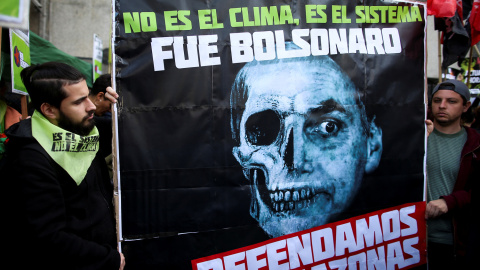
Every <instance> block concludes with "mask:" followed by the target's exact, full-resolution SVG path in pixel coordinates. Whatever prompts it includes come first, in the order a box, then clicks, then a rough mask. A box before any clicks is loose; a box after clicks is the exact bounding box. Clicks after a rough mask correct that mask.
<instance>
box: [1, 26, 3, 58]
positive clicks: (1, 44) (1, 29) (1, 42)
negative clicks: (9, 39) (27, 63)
mask: <svg viewBox="0 0 480 270" xmlns="http://www.w3.org/2000/svg"><path fill="white" fill-rule="evenodd" d="M2 30H3V28H2V27H0V63H1V62H2Z"/></svg>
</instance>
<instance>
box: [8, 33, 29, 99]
mask: <svg viewBox="0 0 480 270" xmlns="http://www.w3.org/2000/svg"><path fill="white" fill-rule="evenodd" d="M10 62H11V67H12V92H14V93H17V94H22V95H27V94H28V93H27V89H26V88H25V85H23V82H22V79H21V77H20V72H22V70H23V69H24V68H26V67H29V66H30V63H31V61H30V43H29V37H28V32H27V33H25V32H23V31H20V30H15V29H10Z"/></svg>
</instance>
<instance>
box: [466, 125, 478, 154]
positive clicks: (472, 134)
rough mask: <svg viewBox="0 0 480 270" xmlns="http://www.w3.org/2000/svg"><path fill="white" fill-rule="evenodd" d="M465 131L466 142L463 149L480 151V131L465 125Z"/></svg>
mask: <svg viewBox="0 0 480 270" xmlns="http://www.w3.org/2000/svg"><path fill="white" fill-rule="evenodd" d="M465 131H466V132H467V142H466V143H465V145H464V151H478V152H480V133H478V131H477V130H475V129H473V128H469V127H465Z"/></svg>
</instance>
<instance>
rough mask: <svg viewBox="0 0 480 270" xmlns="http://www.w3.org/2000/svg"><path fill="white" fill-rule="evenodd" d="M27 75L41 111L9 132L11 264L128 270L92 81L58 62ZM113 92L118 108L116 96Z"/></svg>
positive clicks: (6, 221)
mask: <svg viewBox="0 0 480 270" xmlns="http://www.w3.org/2000/svg"><path fill="white" fill-rule="evenodd" d="M21 76H22V80H23V82H24V84H25V87H26V89H27V91H28V93H29V95H30V98H31V101H32V104H33V107H34V108H35V112H34V113H33V115H32V117H31V119H27V120H23V121H21V122H20V123H17V124H16V125H13V126H12V127H11V128H10V129H8V130H7V132H6V133H7V136H8V138H9V141H8V143H7V152H6V159H7V161H6V164H5V167H4V169H3V171H2V174H1V175H2V178H1V182H2V189H1V194H0V197H1V200H2V202H1V204H0V205H1V206H0V207H1V213H2V216H3V218H2V225H1V226H2V228H1V229H2V232H3V234H4V236H5V237H4V238H3V244H4V245H5V247H6V249H5V251H4V252H3V253H2V256H4V260H3V261H4V263H5V265H12V266H14V267H15V268H18V269H37V268H39V269H112V270H113V269H114V270H117V269H123V267H124V265H125V259H124V257H123V255H122V254H121V253H119V252H118V251H117V248H116V242H117V241H116V232H115V228H116V226H115V217H114V208H113V203H112V198H113V187H112V185H111V182H110V180H109V177H108V171H107V167H106V163H105V161H104V159H103V157H101V156H100V154H99V153H100V151H99V148H100V147H101V145H99V141H100V139H99V136H101V134H99V129H100V128H99V129H97V127H96V126H95V123H94V121H93V114H94V111H95V105H94V104H93V103H92V102H91V101H90V99H89V98H88V93H89V90H88V87H87V84H86V81H85V76H84V75H83V74H82V73H80V72H79V71H78V70H76V69H74V68H73V67H71V66H69V65H66V64H63V63H55V62H49V63H44V64H41V65H34V66H31V67H28V68H25V69H24V70H23V71H22V72H21ZM107 92H108V93H106V94H105V97H106V98H108V99H109V100H110V101H111V102H116V98H117V97H118V95H117V93H116V92H115V91H114V90H113V89H112V88H109V89H108V90H107ZM110 132H111V131H110Z"/></svg>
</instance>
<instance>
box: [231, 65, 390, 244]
mask: <svg viewBox="0 0 480 270" xmlns="http://www.w3.org/2000/svg"><path fill="white" fill-rule="evenodd" d="M231 127H232V134H233V137H234V139H235V140H236V141H237V142H238V145H237V146H235V147H234V148H233V155H234V156H235V158H236V159H237V161H238V162H239V163H240V164H241V166H242V167H243V171H244V175H245V177H246V178H247V179H248V180H249V181H250V185H251V187H252V188H251V193H252V201H251V207H250V214H251V216H252V217H253V218H255V219H256V220H257V221H258V222H259V225H260V226H261V227H262V228H263V230H264V231H265V232H266V233H268V234H269V235H270V236H272V237H277V236H281V235H285V234H289V233H294V232H297V231H301V230H305V229H309V228H312V227H315V226H320V225H323V224H325V223H328V222H330V221H332V219H333V218H334V217H335V216H336V215H337V214H339V213H341V212H342V211H343V210H345V209H346V208H347V207H348V206H349V204H350V203H351V201H352V199H353V198H354V197H355V195H356V193H357V191H358V188H359V186H360V184H361V181H362V178H363V176H364V174H365V173H368V172H371V171H373V170H375V169H376V167H377V166H378V163H379V161H380V157H381V152H382V132H381V130H380V129H379V128H378V127H377V126H376V125H375V123H374V122H373V120H372V119H367V114H366V112H365V107H364V105H363V103H362V102H361V100H360V99H359V94H358V92H357V89H356V87H355V86H354V85H353V83H352V82H351V80H350V78H348V77H347V76H346V75H345V74H344V73H343V72H342V71H341V69H340V67H339V66H338V65H337V64H336V63H335V62H334V61H333V60H331V59H330V58H329V57H326V56H320V57H308V58H293V59H280V60H278V59H275V60H271V61H262V62H251V63H248V64H246V65H245V66H244V67H243V68H242V69H241V70H240V72H239V73H238V74H237V77H236V79H235V82H234V84H233V86H232V94H231Z"/></svg>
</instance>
